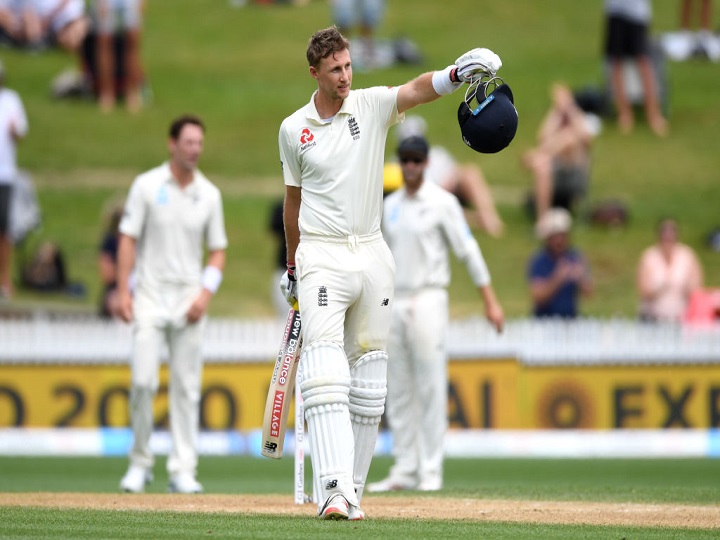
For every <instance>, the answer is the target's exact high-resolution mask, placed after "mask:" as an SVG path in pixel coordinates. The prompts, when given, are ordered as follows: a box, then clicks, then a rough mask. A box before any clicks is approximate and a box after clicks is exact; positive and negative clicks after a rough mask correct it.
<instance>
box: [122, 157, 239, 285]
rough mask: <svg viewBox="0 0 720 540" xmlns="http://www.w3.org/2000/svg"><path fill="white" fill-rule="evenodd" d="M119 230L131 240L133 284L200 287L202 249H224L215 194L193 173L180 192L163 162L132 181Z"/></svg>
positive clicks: (222, 224)
mask: <svg viewBox="0 0 720 540" xmlns="http://www.w3.org/2000/svg"><path fill="white" fill-rule="evenodd" d="M120 232H121V233H123V234H126V235H128V236H131V237H133V238H135V239H136V240H137V257H136V261H135V275H136V277H137V281H138V283H142V284H150V285H151V286H152V285H156V284H183V285H191V284H196V283H200V279H201V274H202V265H203V245H204V244H205V245H207V248H208V250H211V251H214V250H218V249H225V248H226V247H227V236H226V235H225V220H224V216H223V207H222V197H221V195H220V190H219V189H218V188H217V187H215V186H214V185H213V184H212V183H211V182H210V181H209V180H208V179H207V178H205V176H204V175H203V174H202V173H201V172H200V171H197V170H196V171H195V175H194V178H193V180H192V182H191V183H190V184H188V185H187V186H186V187H185V189H181V188H180V185H179V184H178V183H177V180H175V178H174V177H173V175H172V172H171V171H170V165H169V163H167V162H166V163H163V164H162V165H161V166H159V167H156V168H154V169H151V170H149V171H147V172H145V173H143V174H141V175H140V176H138V177H137V178H136V179H135V181H134V182H133V185H132V187H131V188H130V194H129V196H128V200H127V203H126V205H125V212H124V214H123V217H122V220H121V222H120Z"/></svg>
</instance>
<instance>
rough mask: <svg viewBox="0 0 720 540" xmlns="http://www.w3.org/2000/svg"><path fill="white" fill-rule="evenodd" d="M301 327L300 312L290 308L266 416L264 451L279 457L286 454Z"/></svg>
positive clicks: (267, 455)
mask: <svg viewBox="0 0 720 540" xmlns="http://www.w3.org/2000/svg"><path fill="white" fill-rule="evenodd" d="M300 329H301V325H300V312H299V311H298V310H297V309H293V308H291V309H290V311H289V312H288V316H287V321H286V323H285V331H284V332H283V337H282V341H281V342H280V349H279V350H278V355H277V360H276V361H275V369H274V370H273V375H272V379H271V380H270V388H268V395H267V400H266V402H265V415H264V417H263V427H262V449H261V453H262V455H263V456H266V457H269V458H273V459H280V458H281V457H282V454H283V443H284V442H285V430H286V428H287V417H288V412H289V411H290V405H291V404H292V397H293V389H294V388H295V375H296V373H297V367H298V362H299V361H300V346H301V344H302V341H301V336H300Z"/></svg>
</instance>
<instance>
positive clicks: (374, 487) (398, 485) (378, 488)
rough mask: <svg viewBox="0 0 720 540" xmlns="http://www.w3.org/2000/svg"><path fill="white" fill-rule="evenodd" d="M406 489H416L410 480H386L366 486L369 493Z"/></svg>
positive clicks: (415, 485)
mask: <svg viewBox="0 0 720 540" xmlns="http://www.w3.org/2000/svg"><path fill="white" fill-rule="evenodd" d="M408 489H417V484H416V483H415V482H412V481H410V480H400V479H398V478H392V477H390V476H388V477H387V478H385V479H383V480H380V481H379V482H373V483H371V484H368V485H367V490H368V492H369V493H381V492H383V491H405V490H408Z"/></svg>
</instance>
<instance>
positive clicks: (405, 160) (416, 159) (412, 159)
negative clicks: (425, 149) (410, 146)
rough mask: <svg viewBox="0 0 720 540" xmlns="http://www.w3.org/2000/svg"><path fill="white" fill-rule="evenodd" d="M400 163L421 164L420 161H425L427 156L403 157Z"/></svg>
mask: <svg viewBox="0 0 720 540" xmlns="http://www.w3.org/2000/svg"><path fill="white" fill-rule="evenodd" d="M400 163H415V164H416V165H419V164H420V163H425V158H420V157H401V158H400Z"/></svg>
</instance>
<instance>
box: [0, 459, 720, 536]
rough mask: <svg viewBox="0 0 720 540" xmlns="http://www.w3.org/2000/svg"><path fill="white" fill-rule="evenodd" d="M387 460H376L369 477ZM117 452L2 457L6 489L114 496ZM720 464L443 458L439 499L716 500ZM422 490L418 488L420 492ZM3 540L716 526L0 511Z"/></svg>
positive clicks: (267, 465) (274, 487) (262, 479)
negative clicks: (352, 522)
mask: <svg viewBox="0 0 720 540" xmlns="http://www.w3.org/2000/svg"><path fill="white" fill-rule="evenodd" d="M389 465H390V459H389V458H377V459H376V460H375V461H374V462H373V466H372V469H371V478H370V479H371V480H376V479H379V478H381V477H382V476H384V475H385V473H386V472H387V469H388V467H389ZM125 467H126V460H125V459H124V458H87V457H82V458H80V457H78V458H14V457H0V470H2V471H3V474H2V480H1V482H2V483H1V484H0V488H1V489H2V491H4V492H41V491H45V492H88V493H114V492H116V491H117V482H118V480H119V478H120V476H121V475H122V474H123V472H124V470H125ZM164 467H165V463H164V460H162V459H161V460H158V463H157V464H156V466H155V476H156V481H155V482H154V483H153V484H151V485H150V487H149V490H148V491H149V492H150V493H162V492H163V491H164V489H165V472H164ZM718 474H720V461H717V460H701V459H681V460H671V459H652V460H614V459H592V460H579V459H578V460H552V459H510V460H505V459H449V460H447V462H446V473H445V477H446V480H445V489H444V490H443V491H442V492H440V496H448V497H460V498H472V499H510V500H537V501H542V500H565V501H585V502H587V501H601V502H613V501H614V502H632V503H672V504H696V505H708V504H710V505H716V504H718V502H719V501H720V488H719V487H718V485H717V481H716V479H717V477H718ZM200 478H201V480H202V481H203V483H204V485H205V489H206V491H207V492H208V493H226V494H233V493H237V494H246V493H258V494H263V493H270V494H271V493H280V494H287V498H288V504H292V503H291V500H292V499H291V490H292V480H291V479H292V460H289V459H288V460H281V461H279V462H276V461H271V460H266V459H260V458H250V457H203V458H201V461H200ZM417 496H422V494H417ZM0 523H2V526H0V537H2V538H199V537H205V536H207V537H213V538H217V537H220V538H225V537H236V538H278V537H291V538H330V537H341V538H348V537H350V535H352V536H353V537H355V536H359V537H361V538H408V537H411V536H412V537H415V538H452V537H472V538H478V537H487V538H508V539H509V538H560V539H564V538H568V539H570V538H593V539H594V538H618V539H619V538H663V539H666V538H712V537H714V536H713V535H715V534H716V533H717V531H707V530H692V529H690V530H688V529H668V528H656V527H620V526H608V527H599V526H580V525H565V526H560V525H540V524H534V525H525V524H517V523H502V522H488V523H476V522H472V523H471V522H467V521H462V520H457V519H452V518H449V519H445V520H409V519H399V520H391V519H371V520H367V521H365V522H363V523H362V524H358V525H352V526H351V527H348V526H347V524H337V523H335V524H333V523H325V522H319V521H318V520H314V519H308V518H306V517H271V516H260V515H237V514H232V513H229V514H204V513H192V512H182V513H180V512H168V511H152V512H150V511H135V510H123V511H109V510H108V511H106V510H82V511H72V510H55V509H37V508H30V507H26V508H11V507H0Z"/></svg>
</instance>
